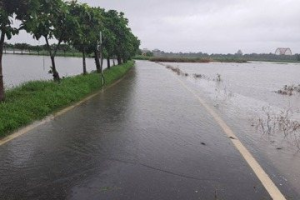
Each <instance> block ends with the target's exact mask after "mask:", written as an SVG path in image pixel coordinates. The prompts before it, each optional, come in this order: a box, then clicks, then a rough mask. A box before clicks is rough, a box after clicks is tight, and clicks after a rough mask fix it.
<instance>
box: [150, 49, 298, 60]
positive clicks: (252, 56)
mask: <svg viewBox="0 0 300 200" xmlns="http://www.w3.org/2000/svg"><path fill="white" fill-rule="evenodd" d="M152 53H153V55H154V56H155V57H167V58H204V59H206V58H211V59H221V60H226V59H228V60H232V59H240V60H249V61H300V54H295V55H292V56H289V55H276V54H272V53H269V54H257V53H251V54H244V55H239V54H207V53H202V52H196V53H194V52H189V53H183V52H178V53H174V52H164V51H159V50H154V51H152Z"/></svg>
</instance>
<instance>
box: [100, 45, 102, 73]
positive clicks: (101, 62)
mask: <svg viewBox="0 0 300 200" xmlns="http://www.w3.org/2000/svg"><path fill="white" fill-rule="evenodd" d="M102 72H103V52H102V45H100V73H102Z"/></svg>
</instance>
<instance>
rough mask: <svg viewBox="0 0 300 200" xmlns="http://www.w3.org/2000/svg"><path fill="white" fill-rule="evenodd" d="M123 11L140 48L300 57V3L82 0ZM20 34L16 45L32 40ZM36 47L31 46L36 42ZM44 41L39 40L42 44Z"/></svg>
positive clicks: (290, 0) (299, 0) (294, 0)
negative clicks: (286, 50)
mask: <svg viewBox="0 0 300 200" xmlns="http://www.w3.org/2000/svg"><path fill="white" fill-rule="evenodd" d="M79 2H83V3H87V4H89V5H91V6H100V7H103V8H105V9H114V10H118V11H123V12H124V13H125V16H126V17H127V18H128V19H129V22H130V27H131V28H132V31H133V33H134V34H135V35H137V36H138V37H139V39H140V40H141V42H142V45H141V48H148V49H150V50H153V49H156V48H157V49H160V50H163V51H173V52H179V51H182V52H190V51H191V52H199V51H201V52H206V53H235V52H237V50H238V49H241V50H242V51H243V52H244V53H252V52H255V53H270V52H275V49H276V48H277V47H290V48H291V50H292V51H293V53H300V20H299V19H300V0H147V1H146V0H79ZM30 40H31V36H29V35H26V34H24V33H23V34H21V35H20V36H17V37H15V38H14V39H13V40H12V42H26V41H27V42H29V41H30ZM31 43H32V42H31ZM42 43H44V41H40V44H42Z"/></svg>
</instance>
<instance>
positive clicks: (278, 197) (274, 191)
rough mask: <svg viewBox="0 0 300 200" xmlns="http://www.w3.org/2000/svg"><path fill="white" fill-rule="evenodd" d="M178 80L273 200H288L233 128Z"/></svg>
mask: <svg viewBox="0 0 300 200" xmlns="http://www.w3.org/2000/svg"><path fill="white" fill-rule="evenodd" d="M175 77H176V76H175ZM176 79H177V80H178V81H179V82H180V83H181V85H182V86H183V87H184V88H185V89H187V90H188V91H189V92H191V93H192V94H193V95H194V96H195V97H196V98H197V100H198V101H199V102H200V104H201V105H202V106H203V107H204V108H205V109H206V110H207V111H208V113H209V114H210V115H211V116H212V117H213V118H214V119H215V121H216V122H217V123H218V124H219V126H220V127H221V128H222V129H223V131H224V133H225V134H226V135H227V136H228V138H234V139H231V141H232V143H233V144H234V146H235V148H236V149H237V150H238V151H239V152H240V154H241V155H242V156H243V158H244V159H245V160H246V162H247V163H248V164H249V166H250V167H251V169H252V170H253V171H254V173H255V174H256V176H257V177H258V179H259V180H260V181H261V183H262V184H263V186H264V187H265V189H266V190H267V191H268V193H269V194H270V196H271V197H272V199H273V200H286V198H285V197H284V195H283V194H282V193H281V192H280V190H279V189H278V188H277V186H276V185H275V184H274V182H273V181H272V180H271V178H270V177H269V175H268V174H267V173H266V172H265V171H264V169H263V168H262V167H261V166H260V164H259V163H258V162H257V161H256V160H255V158H254V157H253V156H252V155H251V153H250V152H249V151H248V150H247V149H246V147H245V146H244V145H243V144H242V142H241V141H240V140H239V139H238V138H237V136H236V135H235V134H234V132H233V131H232V130H231V128H230V127H229V126H228V125H227V124H226V123H225V121H224V120H223V119H222V118H221V117H220V116H219V115H218V114H217V113H216V112H215V111H214V110H213V109H212V108H211V107H210V106H209V105H208V104H207V103H206V102H205V101H204V100H203V99H202V98H201V97H200V96H199V95H197V93H196V92H195V91H194V90H192V89H191V88H189V87H188V86H187V85H186V84H185V83H184V82H183V81H182V80H180V79H179V78H178V77H176Z"/></svg>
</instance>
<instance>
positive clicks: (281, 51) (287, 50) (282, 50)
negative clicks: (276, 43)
mask: <svg viewBox="0 0 300 200" xmlns="http://www.w3.org/2000/svg"><path fill="white" fill-rule="evenodd" d="M275 54H276V55H288V56H291V55H293V54H292V51H291V49H290V48H277V49H276V51H275Z"/></svg>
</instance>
